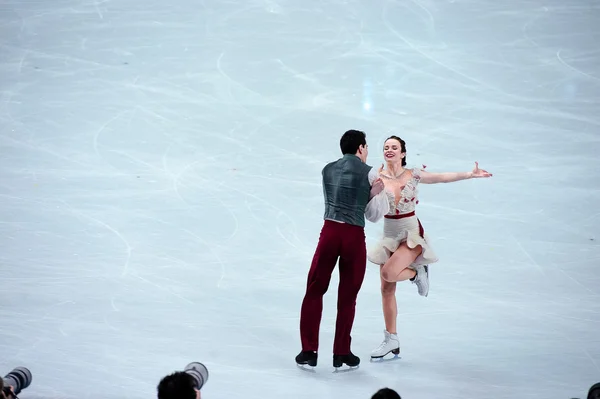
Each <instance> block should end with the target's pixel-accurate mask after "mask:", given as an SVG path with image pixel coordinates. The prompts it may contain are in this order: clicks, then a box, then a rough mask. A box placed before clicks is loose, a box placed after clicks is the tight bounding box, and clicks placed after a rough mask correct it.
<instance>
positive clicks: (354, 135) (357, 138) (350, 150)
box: [340, 130, 367, 155]
mask: <svg viewBox="0 0 600 399" xmlns="http://www.w3.org/2000/svg"><path fill="white" fill-rule="evenodd" d="M361 145H365V146H366V145H367V136H366V134H365V132H361V131H360V130H348V131H347V132H346V133H344V135H343V136H342V138H341V139H340V149H341V150H342V154H344V155H346V154H356V151H358V147H360V146H361Z"/></svg>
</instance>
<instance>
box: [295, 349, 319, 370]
mask: <svg viewBox="0 0 600 399" xmlns="http://www.w3.org/2000/svg"><path fill="white" fill-rule="evenodd" d="M296 363H298V365H305V364H308V365H309V366H311V367H315V366H316V365H317V352H315V351H302V352H300V354H299V355H298V356H296Z"/></svg>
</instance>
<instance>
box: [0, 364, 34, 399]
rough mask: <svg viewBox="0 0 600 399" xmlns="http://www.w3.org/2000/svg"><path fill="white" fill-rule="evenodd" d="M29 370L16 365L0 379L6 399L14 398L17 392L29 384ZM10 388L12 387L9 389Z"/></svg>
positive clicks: (30, 377) (30, 378)
mask: <svg viewBox="0 0 600 399" xmlns="http://www.w3.org/2000/svg"><path fill="white" fill-rule="evenodd" d="M31 380H32V376H31V371H29V369H27V368H25V367H17V368H15V369H13V370H12V371H11V372H10V373H8V374H7V375H5V376H4V378H3V379H2V385H3V388H2V393H3V394H4V396H5V397H6V398H7V399H13V398H16V397H17V395H18V394H20V393H21V391H22V390H23V389H25V388H27V387H28V386H29V385H30V384H31ZM11 388H12V389H11Z"/></svg>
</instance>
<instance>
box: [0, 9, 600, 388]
mask: <svg viewBox="0 0 600 399" xmlns="http://www.w3.org/2000/svg"><path fill="white" fill-rule="evenodd" d="M599 18H600V5H599V4H598V3H597V2H593V1H589V0H569V1H564V0H546V1H541V0H540V1H538V0H527V1H526V0H502V1H497V0H495V1H492V0H411V1H409V0H398V1H391V0H371V1H366V0H364V1H358V0H332V1H328V2H317V1H300V0H246V1H241V0H238V1H232V0H230V1H223V0H219V1H217V0H204V1H192V0H173V2H168V1H164V0H160V1H159V0H120V1H117V0H112V1H111V0H104V1H101V0H98V1H95V0H87V1H77V0H56V1H19V0H6V1H4V2H2V5H0V57H1V58H0V77H1V78H0V90H1V97H0V146H1V147H0V151H1V153H0V155H1V159H0V190H1V191H0V198H1V203H0V268H1V276H2V277H1V281H0V284H1V288H0V290H1V291H0V373H6V372H8V371H9V370H10V369H11V368H13V367H16V366H20V365H23V366H27V367H29V368H30V369H31V370H32V372H33V375H34V376H33V383H32V385H31V386H30V387H29V388H27V390H25V391H23V393H22V395H21V399H31V398H37V399H47V398H67V399H85V398H94V399H96V398H108V399H119V398H128V399H143V398H146V399H147V398H152V397H155V387H156V384H157V383H158V381H159V379H160V378H161V377H162V376H164V375H166V374H168V373H170V372H172V371H175V370H179V369H181V368H183V367H184V366H185V365H186V364H187V363H188V362H190V361H201V362H203V363H205V364H206V365H207V366H208V368H209V370H210V373H211V374H210V378H209V381H208V383H207V384H206V386H205V387H204V388H203V390H202V393H203V397H204V398H207V399H211V398H212V399H217V398H245V399H254V398H256V399H268V398H309V397H314V398H352V399H354V398H355V399H369V398H370V396H371V395H372V394H373V393H374V392H375V391H376V390H378V389H379V388H381V387H385V386H387V387H391V388H394V389H396V390H397V391H398V392H399V393H400V394H401V395H402V398H404V399H428V398H435V399H443V398H448V399H451V398H457V399H458V398H461V399H463V398H473V399H479V398H495V399H502V398H507V399H508V398H511V399H512V398H528V399H532V398H543V399H567V398H572V397H582V396H584V395H585V394H586V392H587V389H588V388H589V387H590V386H591V385H592V384H593V383H595V382H598V381H600V333H599V331H600V272H599V267H600V246H599V245H600V228H599V227H598V225H599V223H600V207H599V204H600V166H599V161H598V158H597V157H598V153H599V151H600V134H599V133H600V50H599V48H598V42H599V41H600V25H599V24H598V20H599ZM347 129H362V130H364V131H366V133H367V135H368V136H367V137H368V140H369V148H370V156H369V163H371V164H372V165H375V166H376V167H377V166H379V165H380V164H381V162H382V160H383V157H382V154H381V150H380V149H381V145H382V143H383V140H384V139H385V138H386V137H387V136H388V135H389V134H392V133H393V134H398V135H400V136H402V137H403V138H404V139H405V140H406V141H407V146H408V161H409V165H410V166H421V165H423V164H425V165H427V168H428V169H427V170H430V171H469V170H471V169H472V167H473V166H474V162H475V161H478V162H479V164H480V167H481V168H484V169H486V170H489V171H490V172H492V173H493V174H494V176H493V178H491V179H487V180H470V181H464V182H458V183H453V184H447V185H437V186H421V198H420V199H421V202H420V204H419V207H418V212H419V217H420V219H421V220H422V222H423V224H424V226H425V229H426V230H427V232H428V234H429V235H430V237H431V238H432V243H433V245H434V248H435V250H436V253H437V254H438V256H439V257H440V261H439V263H437V264H435V265H432V267H431V292H430V295H429V297H428V298H423V297H420V296H418V295H417V292H416V287H415V286H414V285H411V284H408V283H402V284H400V285H399V287H398V304H399V318H398V323H399V334H400V339H401V344H402V353H401V359H397V360H394V361H390V362H384V363H375V364H373V363H370V362H369V352H370V351H371V350H372V349H373V348H375V347H376V346H377V345H378V344H379V342H380V340H381V339H382V338H383V328H384V326H383V318H382V312H381V305H380V292H379V277H378V270H377V268H375V267H373V265H370V264H369V268H368V271H367V274H366V277H365V281H364V285H363V288H362V291H361V292H360V295H359V299H358V305H357V314H356V320H355V324H354V331H353V350H354V352H355V353H356V354H357V355H359V356H361V358H362V361H363V362H362V365H361V367H360V368H359V369H358V370H355V371H353V372H352V373H337V374H334V373H332V371H333V368H332V366H331V351H332V340H333V329H334V324H335V304H336V297H337V281H338V276H337V271H336V273H335V274H334V277H333V280H332V283H331V286H330V291H329V292H328V294H327V296H326V297H325V305H324V315H323V320H322V325H321V326H322V329H321V348H320V363H319V366H318V367H317V368H316V372H315V373H308V372H306V371H304V370H301V369H299V368H298V367H297V366H296V365H295V363H294V356H295V355H296V354H297V353H298V352H299V350H300V340H299V333H298V323H299V310H300V303H301V300H302V297H303V294H304V288H305V283H306V274H307V271H308V267H309V265H310V261H311V257H312V254H313V250H314V248H315V245H316V242H317V239H318V235H319V231H320V228H321V224H322V214H323V200H322V190H321V186H320V178H321V175H320V172H321V168H322V167H323V165H324V164H325V163H326V162H328V161H332V160H335V159H337V158H338V157H339V156H340V152H339V146H338V140H339V137H340V136H341V134H342V133H343V132H344V131H345V130H347ZM381 229H382V226H381V224H368V225H367V228H366V234H367V240H368V244H371V243H373V241H374V240H376V239H377V238H378V236H379V234H380V232H381Z"/></svg>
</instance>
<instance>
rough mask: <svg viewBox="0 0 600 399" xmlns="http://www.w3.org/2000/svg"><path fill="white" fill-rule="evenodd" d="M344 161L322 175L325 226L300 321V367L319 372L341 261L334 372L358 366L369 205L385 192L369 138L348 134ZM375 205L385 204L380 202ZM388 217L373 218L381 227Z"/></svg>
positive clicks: (343, 145)
mask: <svg viewBox="0 0 600 399" xmlns="http://www.w3.org/2000/svg"><path fill="white" fill-rule="evenodd" d="M340 148H341V150H342V154H343V156H342V158H340V159H338V160H337V161H334V162H331V163H329V164H327V165H326V166H325V167H324V168H323V171H322V176H323V195H324V197H325V198H324V199H325V214H324V219H325V221H324V223H323V227H322V229H321V234H320V237H319V242H318V245H317V248H316V251H315V253H314V256H313V259H312V263H311V267H310V271H309V273H308V281H307V287H306V294H305V296H304V300H303V302H302V308H301V315H300V336H301V342H302V351H301V352H300V354H299V355H298V356H296V363H297V364H298V365H306V364H308V365H309V366H313V367H314V366H316V365H317V352H318V346H319V327H320V324H321V315H322V311H323V296H324V295H325V293H326V292H327V288H328V287H329V282H330V280H331V274H332V273H333V269H334V268H335V265H336V263H337V261H338V259H339V268H340V282H339V287H338V303H337V320H336V326H335V341H334V346H333V367H336V368H337V367H341V366H342V364H344V363H345V364H347V365H348V366H350V367H355V366H358V365H359V363H360V359H359V358H358V357H357V356H355V355H354V354H353V353H352V352H351V350H350V341H351V337H350V333H351V330H352V325H353V323H354V313H355V308H356V298H357V296H358V291H359V290H360V288H361V285H362V283H363V279H364V276H365V271H366V264H367V250H366V242H365V232H364V227H365V211H368V210H367V204H368V203H369V201H371V200H372V198H373V197H375V196H376V195H377V194H379V193H380V192H381V191H382V190H383V182H382V181H381V180H380V179H379V178H378V175H379V173H378V171H377V170H374V169H373V168H372V167H371V166H369V165H367V164H366V161H367V155H368V147H367V141H366V135H365V133H364V132H361V131H358V130H348V131H347V132H345V133H344V134H343V136H342V138H341V140H340ZM376 200H386V201H387V198H383V196H379V197H378V198H377V199H373V201H376ZM382 216H383V215H377V216H375V217H372V216H370V217H369V220H371V221H376V219H379V218H380V217H382Z"/></svg>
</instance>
